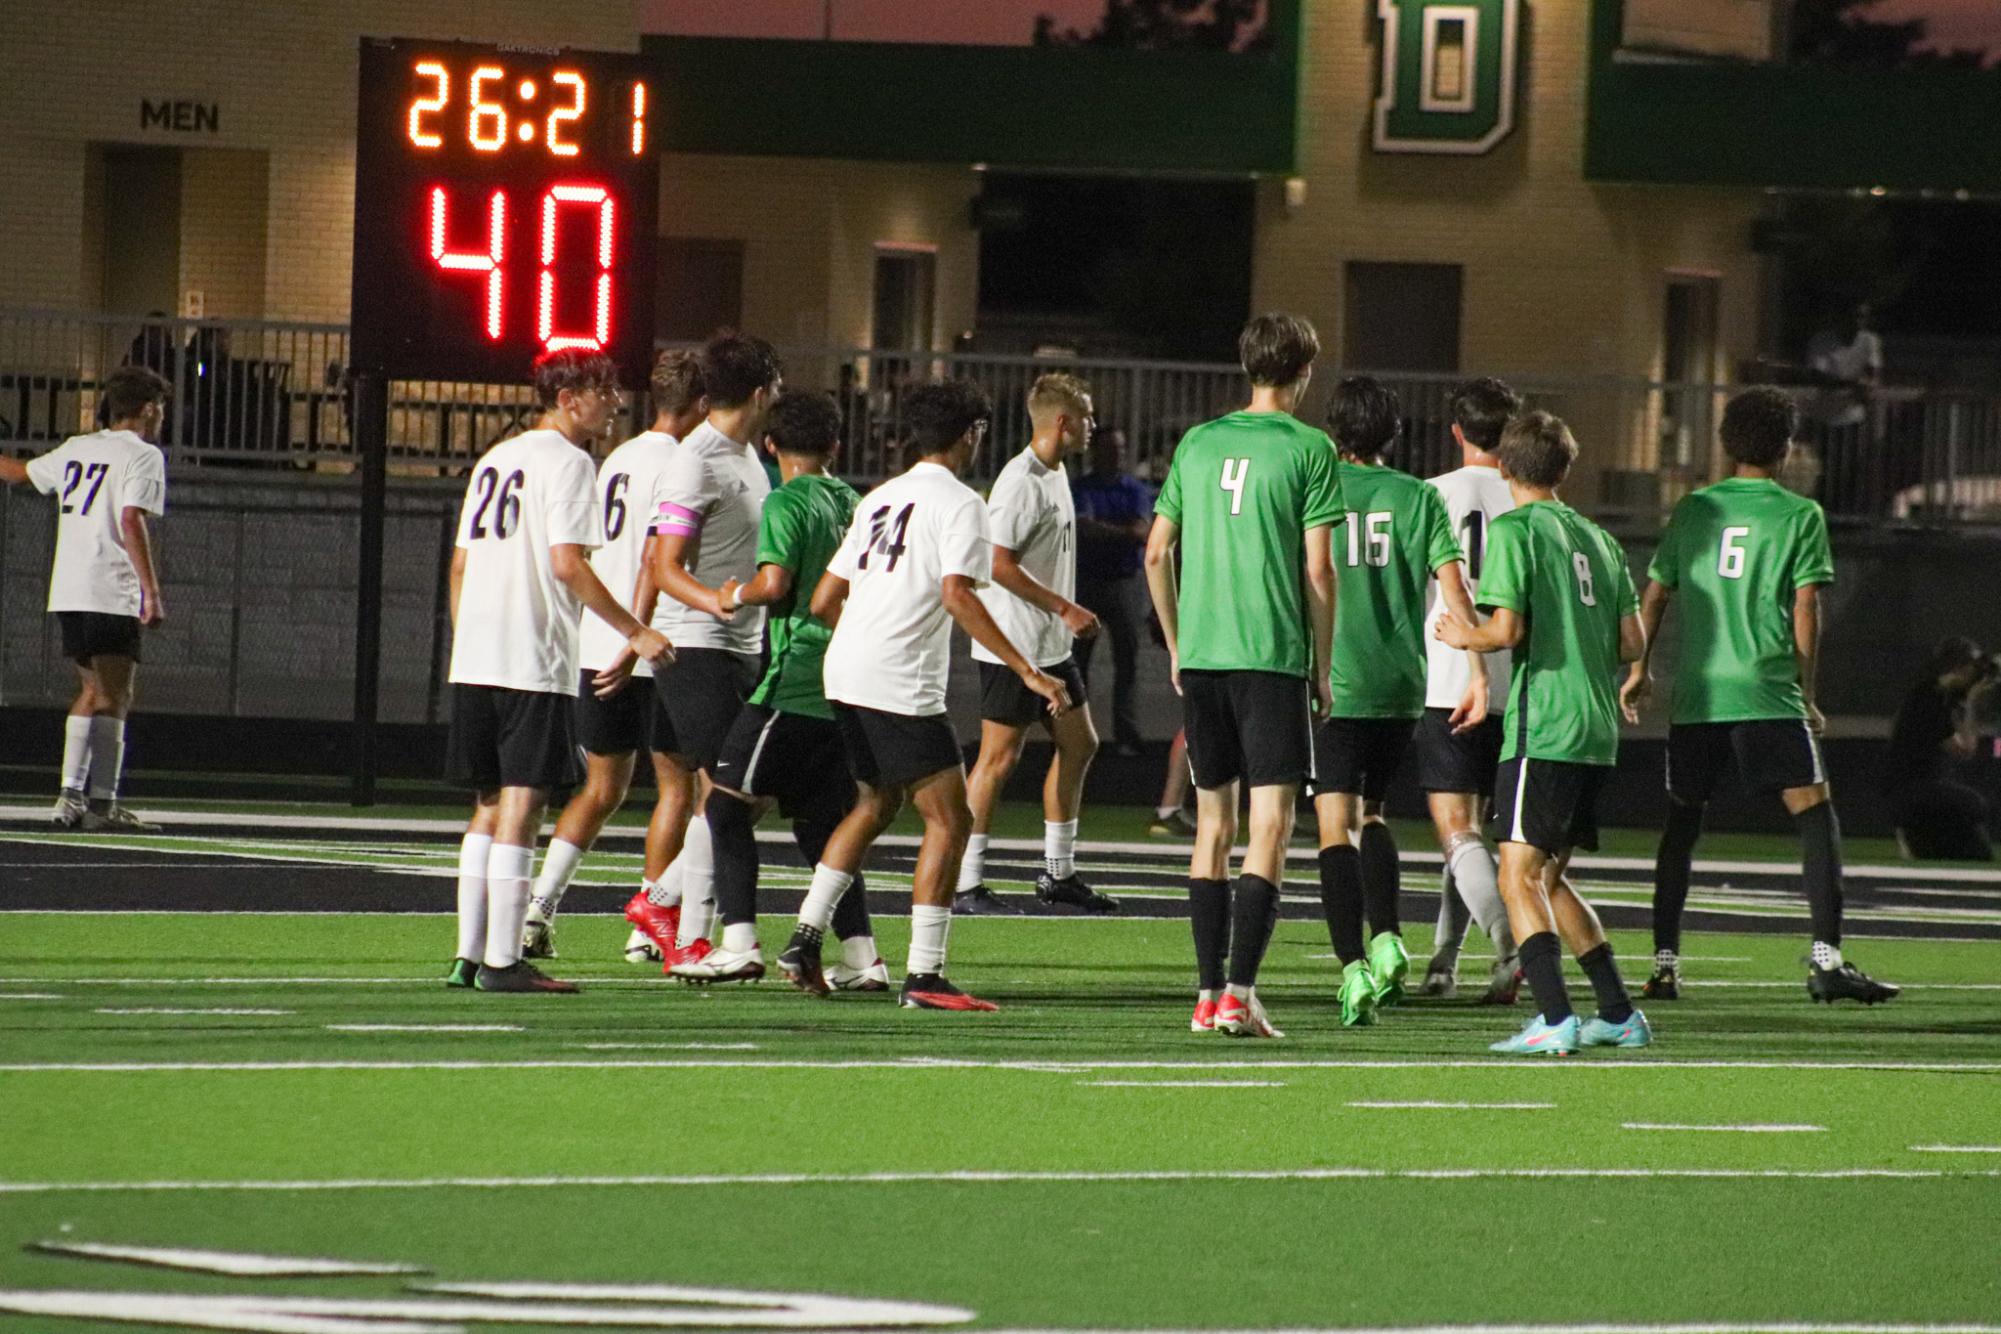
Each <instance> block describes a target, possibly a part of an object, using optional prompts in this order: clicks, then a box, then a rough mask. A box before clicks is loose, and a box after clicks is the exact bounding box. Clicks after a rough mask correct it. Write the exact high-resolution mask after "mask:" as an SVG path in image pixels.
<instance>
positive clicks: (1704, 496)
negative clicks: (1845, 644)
mask: <svg viewBox="0 0 2001 1334" xmlns="http://www.w3.org/2000/svg"><path fill="white" fill-rule="evenodd" d="M1647 574H1648V577H1649V578H1651V579H1652V580H1653V581H1654V582H1655V583H1658V584H1660V585H1662V586H1663V587H1665V588H1672V589H1674V590H1676V591H1677V592H1678V593H1680V595H1681V596H1680V598H1679V599H1678V600H1677V608H1678V610H1677V613H1676V614H1677V617H1678V620H1679V622H1680V626H1681V653H1680V655H1679V657H1678V658H1677V659H1676V662H1675V672H1674V710H1673V713H1672V720H1673V721H1674V722H1677V723H1732V722H1747V721H1751V720H1755V719H1760V718H1804V717H1806V696H1805V695H1804V693H1803V692H1802V691H1801V689H1800V669H1799V658H1798V656H1797V654H1796V652H1795V650H1794V647H1793V595H1794V593H1796V592H1797V591H1798V590H1799V589H1802V588H1806V587H1808V586H1810V585H1815V584H1831V583H1833V582H1834V553H1833V552H1832V550H1830V549H1829V547H1828V542H1827V516H1826V515H1824V514H1822V513H1821V509H1820V506H1818V505H1816V504H1814V503H1813V502H1812V501H1811V500H1808V499H1807V498H1806V497H1804V496H1799V495H1794V494H1793V493H1792V492H1791V491H1788V490H1786V489H1785V488H1784V487H1782V486H1780V485H1779V484H1778V483H1777V482H1775V481H1772V480H1771V479H1770V478H1765V477H1732V478H1729V479H1727V480H1725V481H1721V482H1718V483H1716V484H1715V485H1713V486H1706V487H1704V488H1703V489H1702V490H1700V491H1697V492H1695V493H1694V494H1693V495H1690V496H1687V497H1685V498H1683V500H1682V502H1681V503H1680V504H1679V505H1676V506H1675V507H1674V517H1673V518H1671V519H1670V520H1669V521H1668V526H1667V531H1666V532H1665V533H1664V534H1662V536H1661V544H1660V547H1659V549H1658V550H1656V551H1655V552H1654V561H1653V565H1652V567H1651V568H1650V569H1649V570H1648V571H1647Z"/></svg>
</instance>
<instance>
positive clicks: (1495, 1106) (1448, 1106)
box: [1348, 1101, 1556, 1112]
mask: <svg viewBox="0 0 2001 1334" xmlns="http://www.w3.org/2000/svg"><path fill="white" fill-rule="evenodd" d="M1348 1106H1350V1107H1361V1108H1365V1109H1368V1110H1371V1111H1385V1112H1398V1111H1441V1112H1445V1111H1450V1112H1461V1111H1464V1112H1547V1111H1553V1110H1555V1108H1556V1104H1555V1103H1553V1102H1431V1101H1418V1102H1351V1103H1349V1104H1348Z"/></svg>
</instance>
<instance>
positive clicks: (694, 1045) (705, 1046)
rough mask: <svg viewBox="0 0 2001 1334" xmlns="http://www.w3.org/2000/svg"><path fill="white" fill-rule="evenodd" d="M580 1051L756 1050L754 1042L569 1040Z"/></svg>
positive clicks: (566, 1044) (569, 1044) (568, 1044)
mask: <svg viewBox="0 0 2001 1334" xmlns="http://www.w3.org/2000/svg"><path fill="white" fill-rule="evenodd" d="M564 1045H565V1046H569V1047H575V1048H577V1049H579V1050H581V1051H757V1050H758V1045H757V1044H756V1043H755V1042H569V1043H565V1044H564Z"/></svg>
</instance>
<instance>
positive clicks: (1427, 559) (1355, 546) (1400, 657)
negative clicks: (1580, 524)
mask: <svg viewBox="0 0 2001 1334" xmlns="http://www.w3.org/2000/svg"><path fill="white" fill-rule="evenodd" d="M1340 477H1341V497H1342V500H1343V502H1344V503H1345V504H1346V505H1347V506H1348V522H1347V523H1346V524H1344V525H1343V526H1342V529H1341V531H1340V532H1338V533H1336V534H1335V536H1334V569H1335V572H1336V574H1337V575H1338V576H1339V579H1340V589H1341V592H1340V597H1339V599H1338V600H1337V601H1336V602H1335V604H1334V608H1335V619H1334V653H1333V658H1334V662H1333V670H1332V671H1331V672H1330V673H1329V680H1328V684H1329V686H1330V687H1331V688H1332V690H1331V693H1332V694H1333V698H1334V717H1336V718H1416V717H1418V716H1419V715H1421V714H1422V713H1423V712H1424V677H1425V661H1426V659H1425V652H1424V625H1425V621H1424V613H1425V606H1426V602H1427V599H1428V595H1429V593H1430V589H1431V573H1432V571H1433V570H1436V569H1438V568H1439V567H1441V566H1445V565H1450V564H1452V563H1453V562H1454V561H1456V560H1459V559H1461V558H1462V557H1461V555H1460V551H1459V539H1458V538H1456V537H1454V536H1453V535H1452V520H1451V518H1450V517H1449V516H1448V515H1447V514H1446V512H1445V502H1444V501H1443V500H1442V499H1440V497H1439V494H1438V492H1437V491H1436V490H1434V489H1433V488H1431V487H1429V486H1427V485H1425V484H1424V483H1423V482H1421V481H1419V480H1418V479H1417V478H1415V477H1413V476H1411V475H1410V474H1409V473H1407V472H1402V471H1399V470H1398V469H1396V468H1385V467H1370V466H1368V465H1365V464H1360V463H1350V462H1348V461H1347V460H1346V459H1343V460H1342V461H1341V467H1340Z"/></svg>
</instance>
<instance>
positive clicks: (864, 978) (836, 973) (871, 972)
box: [827, 959, 889, 991]
mask: <svg viewBox="0 0 2001 1334" xmlns="http://www.w3.org/2000/svg"><path fill="white" fill-rule="evenodd" d="M827 985H828V986H830V987H832V988H833V989H834V990H836V991H888V990H889V965H887V964H885V963H884V962H883V961H882V960H881V959H877V960H876V961H875V962H874V963H872V964H870V965H869V966H868V967H866V968H850V967H848V966H847V965H846V964H844V963H837V964H835V965H834V966H833V967H832V968H829V969H828V970H827Z"/></svg>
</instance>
